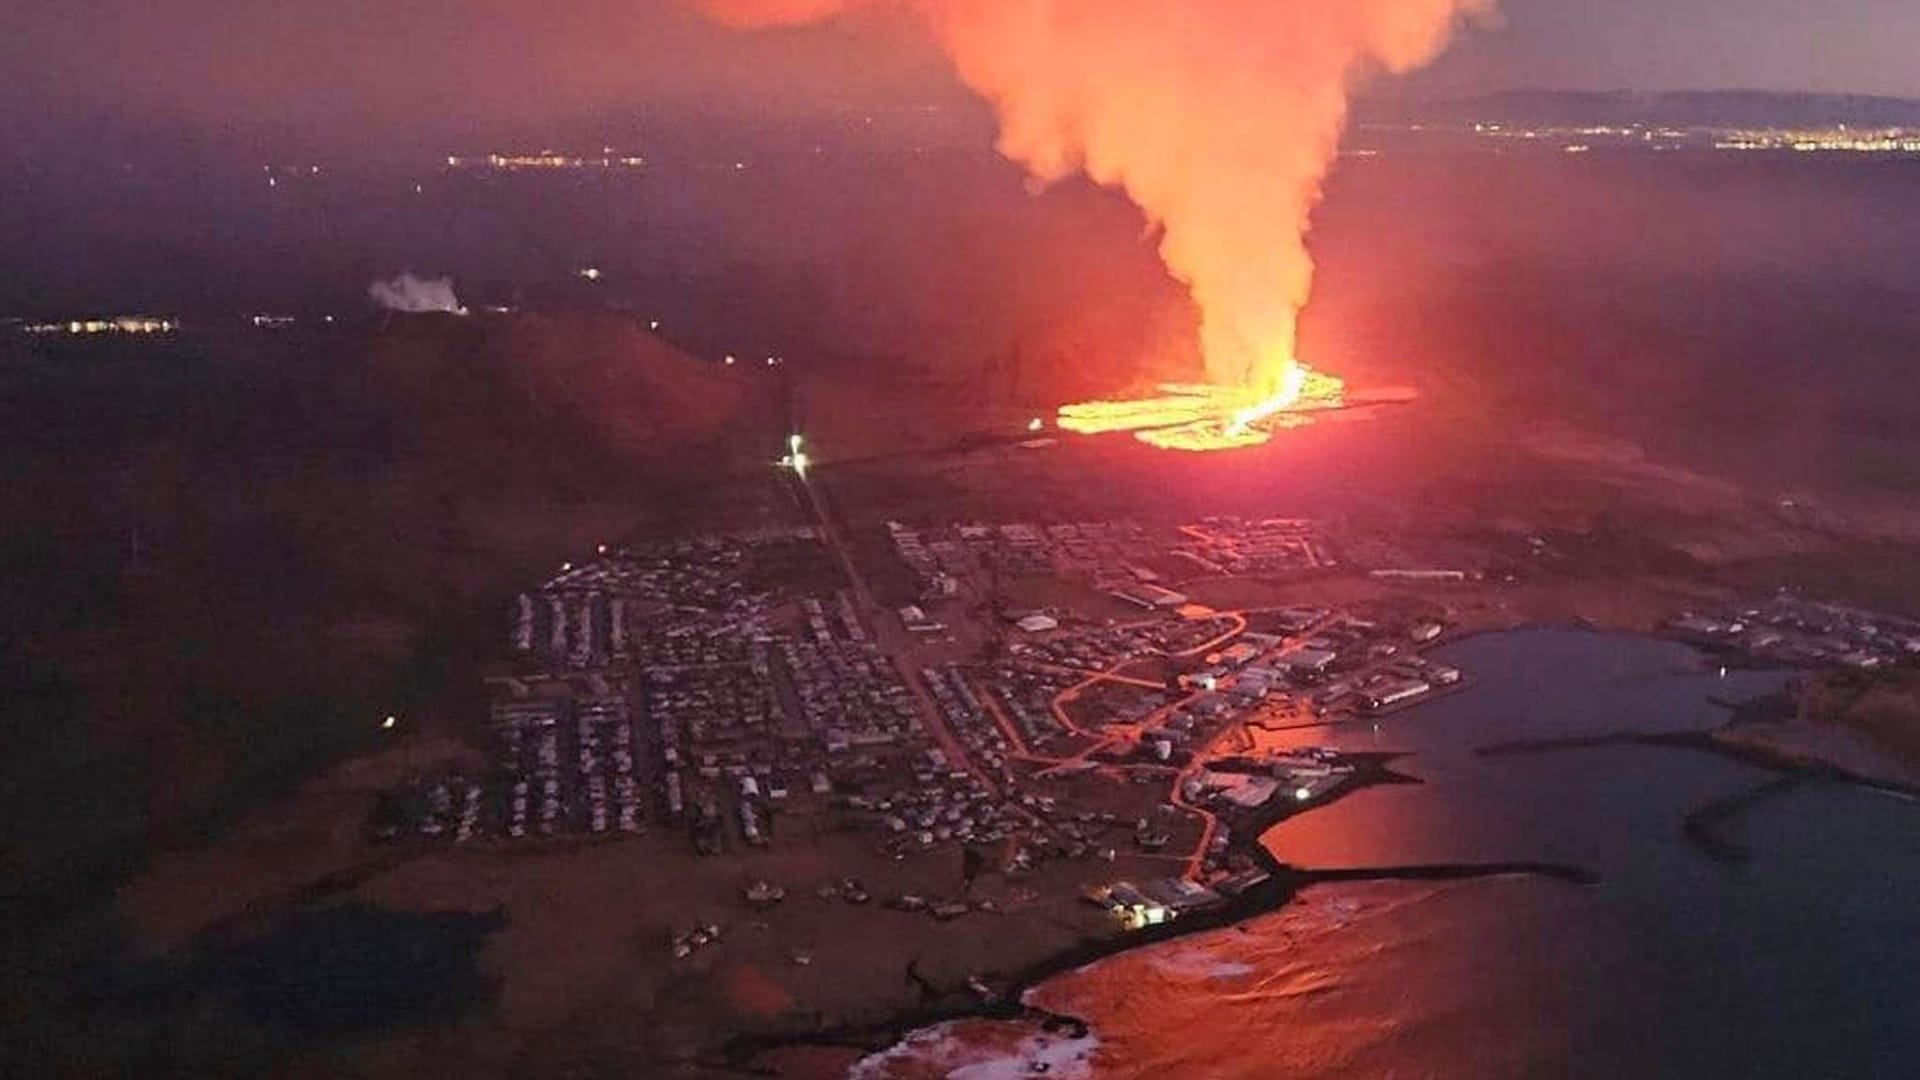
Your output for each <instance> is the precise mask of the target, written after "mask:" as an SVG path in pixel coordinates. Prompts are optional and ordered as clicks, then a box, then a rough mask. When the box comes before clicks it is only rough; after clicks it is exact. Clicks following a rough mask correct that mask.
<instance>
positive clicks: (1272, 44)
mask: <svg viewBox="0 0 1920 1080" xmlns="http://www.w3.org/2000/svg"><path fill="white" fill-rule="evenodd" d="M1493 3H1494V0H1339V2H1329V0H1186V2H1183V3H1168V2H1167V0H704V6H705V7H706V8H707V10H708V11H709V12H711V13H712V14H713V15H714V16H715V17H716V18H718V19H720V20H722V21H724V22H727V23H730V24H733V25H738V26H759V25H775V24H782V23H797V22H806V21H811V20H814V19H819V18H824V17H827V16H831V15H835V14H838V13H840V12H841V11H843V10H846V9H848V8H855V7H863V6H875V7H879V6H893V7H900V8H907V9H910V10H912V11H913V12H914V13H916V14H917V16H918V17H919V19H920V20H921V21H922V22H923V23H925V25H926V26H927V27H928V28H929V29H930V30H931V31H932V32H933V34H934V36H935V37H936V39H937V40H938V41H939V42H940V44H941V45H942V47H943V48H944V49H945V50H946V52H947V54H948V55H949V56H950V57H951V58H952V59H953V62H954V64H955V66H956V68H957V69H958V71H959V73H960V76H961V78H962V79H963V80H964V81H965V82H966V83H967V84H968V85H969V86H971V87H972V88H973V89H974V90H975V91H977V92H979V93H980V94H981V95H982V96H984V97H986V98H987V99H988V100H989V101H991V102H992V103H993V104H994V106H995V107H996V108H997V109H998V111H999V114H1000V121H1001V133H1000V149H1001V152H1002V153H1004V154H1006V155H1007V156H1008V157H1009V158H1012V159H1013V160H1015V161H1018V162H1020V163H1021V164H1023V165H1025V166H1026V167H1027V169H1028V170H1029V171H1031V172H1032V173H1033V175H1034V176H1035V177H1036V178H1038V179H1039V180H1041V181H1043V182H1052V181H1056V180H1060V179H1063V178H1065V177H1068V176H1072V175H1074V174H1076V173H1084V174H1085V175H1086V176H1088V177H1090V178H1091V179H1093V180H1094V181H1096V182H1098V183H1101V184H1106V185H1110V186H1115V187H1118V188H1121V189H1122V190H1124V191H1125V192H1126V193H1127V195H1128V196H1129V197H1130V198H1132V200H1133V201H1134V203H1135V204H1136V205H1138V206H1139V207H1140V210H1141V212H1142V213H1143V214H1144V215H1145V216H1146V218H1147V220H1148V221H1149V223H1151V224H1152V225H1153V226H1154V227H1155V228H1156V229H1158V230H1159V234H1160V254H1161V257H1162V259H1163V260H1164V261H1165V262H1166V265H1167V268H1168V270H1169V271H1171V272H1172V274H1173V275H1174V276H1175V277H1176V278H1178V279H1179V280H1180V281H1182V282H1184V283H1185V284H1186V285H1187V287H1188V288H1189V289H1190V290H1191V291H1192V294H1193V299H1194V302H1195V304H1196V306H1197V307H1198V308H1199V310H1200V347H1201V348H1200V351H1201V355H1202V357H1203V358H1204V360H1205V363H1206V378H1207V383H1206V384H1204V385H1201V386H1185V385H1181V386H1175V387H1169V388H1166V392H1165V393H1164V395H1163V396H1160V397H1155V398H1150V399H1146V400H1142V401H1122V402H1092V403H1088V404H1085V405H1072V406H1068V407H1066V408H1064V409H1062V410H1061V412H1060V424H1061V426H1062V427H1063V428H1066V429H1068V430H1072V431H1114V430H1129V431H1134V432H1136V433H1137V434H1138V435H1139V436H1140V438H1141V439H1142V440H1144V441H1146V442H1148V443H1151V444H1153V445H1156V446H1165V447H1169V448H1176V449H1187V450H1211V449H1229V448H1233V447H1240V446H1249V445H1256V444H1258V443H1261V442H1265V441H1266V440H1267V439H1268V438H1269V437H1270V436H1271V433H1272V432H1273V431H1274V430H1277V429H1279V428H1282V427H1286V426H1294V425H1297V424H1298V423H1301V422H1303V421H1304V414H1305V413H1306V412H1308V411H1311V410H1312V409H1316V408H1326V407H1329V406H1337V405H1338V404H1339V402H1340V399H1341V395H1342V387H1341V384H1340V381H1339V380H1338V379H1335V378H1333V377H1331V376H1328V375H1324V374H1320V373H1318V372H1314V371H1311V370H1310V369H1308V368H1306V367H1305V366H1304V365H1302V364H1301V363H1300V362H1299V360H1298V358H1297V355H1296V343H1295V337H1296V323H1297V320H1298V317H1299V313H1300V310H1301V309H1302V308H1303V307H1305V306H1306V303H1307V298H1308V296H1309V294H1310V293H1311V291H1312V286H1313V258H1312V256H1311V255H1310V254H1309V253H1308V251H1307V246H1306V234H1307V230H1308V227H1309V224H1310V220H1311V217H1312V214H1313V209H1314V207H1315V205H1316V204H1317V203H1318V201H1319V198H1320V190H1321V184H1322V182H1323V181H1324V180H1325V179H1326V175H1327V170H1328V168H1329V167H1330V166H1331V164H1332V162H1333V161H1334V159H1335V157H1336V155H1337V154H1338V152H1339V144H1340V136H1341V132H1342V131H1343V129H1344V128H1345V125H1346V120H1347V110H1348V93H1349V89H1350V87H1351V84H1352V83H1353V81H1354V80H1355V79H1356V78H1359V77H1361V76H1363V75H1365V74H1366V73H1367V72H1369V71H1371V70H1374V69H1385V70H1387V71H1391V72H1405V71H1410V70H1412V69H1414V68H1417V67H1419V66H1421V65H1423V64H1425V63H1427V62H1428V61H1429V60H1431V59H1433V57H1434V56H1436V55H1438V54H1439V52H1440V50H1441V49H1442V48H1444V47H1445V45H1446V42H1447V38H1448V37H1449V35H1450V34H1451V33H1452V31H1453V29H1454V27H1455V25H1456V24H1457V23H1458V22H1459V21H1460V19H1461V18H1462V17H1463V16H1466V15H1472V14H1480V13H1485V12H1488V11H1490V10H1491V9H1492V6H1493Z"/></svg>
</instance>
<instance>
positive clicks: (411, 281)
mask: <svg viewBox="0 0 1920 1080" xmlns="http://www.w3.org/2000/svg"><path fill="white" fill-rule="evenodd" d="M367 295H368V296H369V297H372V298H373V302H374V303H376V304H379V305H380V306H381V307H383V308H386V309H387V310H388V311H404V312H407V313H409V314H415V315H418V314H423V313H426V312H431V311H443V312H446V313H448V314H450V315H465V314H466V313H467V309H466V308H463V307H461V306H460V298H459V297H457V296H455V295H454V292H453V279H452V278H445V277H442V278H422V277H415V276H414V275H413V274H412V272H408V273H404V274H401V275H400V276H399V277H396V278H394V279H393V280H391V281H376V282H374V283H373V284H371V285H369V286H367Z"/></svg>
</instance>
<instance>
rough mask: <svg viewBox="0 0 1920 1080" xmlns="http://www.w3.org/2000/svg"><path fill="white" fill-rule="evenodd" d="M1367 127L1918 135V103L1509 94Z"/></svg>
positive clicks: (1723, 95)
mask: <svg viewBox="0 0 1920 1080" xmlns="http://www.w3.org/2000/svg"><path fill="white" fill-rule="evenodd" d="M1359 119H1360V120H1361V121H1362V122H1363V123H1365V122H1371V123H1462V124H1467V123H1475V122H1481V123H1503V124H1528V125H1535V126H1587V125H1600V124H1652V125H1663V126H1669V127H1712V128H1757V127H1832V126H1835V125H1839V124H1847V125H1849V126H1854V127H1873V128H1884V127H1916V128H1920V101H1914V100H1908V99H1903V98H1891V97H1873V96H1866V95H1859V94H1804V93H1778V92H1773V91H1765V90H1687V91H1669V92H1659V93H1648V92H1643V91H1631V90H1601V91H1587V90H1511V91H1505V92H1501V93H1496V94H1485V95H1480V96H1476V97H1466V98H1450V99H1444V100H1429V101H1415V100H1410V99H1399V100H1373V101H1369V102H1366V103H1364V104H1363V105H1362V106H1361V107H1360V109H1359Z"/></svg>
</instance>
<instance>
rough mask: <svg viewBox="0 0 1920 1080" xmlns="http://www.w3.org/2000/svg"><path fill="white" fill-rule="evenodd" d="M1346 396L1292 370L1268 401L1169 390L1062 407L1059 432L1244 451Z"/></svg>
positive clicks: (1305, 371) (1342, 387) (1207, 390)
mask: <svg viewBox="0 0 1920 1080" xmlns="http://www.w3.org/2000/svg"><path fill="white" fill-rule="evenodd" d="M1346 392H1347V387H1346V383H1344V382H1342V381H1341V380H1340V379H1338V378H1336V377H1335V376H1332V375H1327V374H1324V373H1322V372H1318V371H1315V370H1313V369H1312V368H1310V367H1307V366H1306V365H1305V364H1300V363H1291V364H1288V365H1287V366H1286V369H1285V374H1284V376H1283V377H1282V379H1281V386H1280V389H1279V390H1278V391H1277V392H1275V393H1272V394H1267V395H1265V396H1262V395H1261V393H1260V392H1259V391H1257V390H1250V389H1246V388H1242V387H1233V386H1220V385H1217V384H1214V383H1169V384H1166V385H1163V386H1161V387H1160V394H1159V396H1156V397H1150V398H1136V399H1133V400H1129V401H1089V402H1084V403H1081V404H1078V405H1065V406H1062V407H1061V409H1060V427H1061V428H1062V429H1064V430H1066V431H1072V432H1078V433H1079V434H1082V435H1098V434H1103V433H1106V432H1112V431H1130V432H1132V433H1133V437H1134V438H1136V439H1139V440H1140V441H1141V442H1143V443H1146V444H1147V445H1149V446H1156V447H1159V448H1160V449H1162V450H1187V451H1194V452H1203V451H1210V450H1239V449H1243V448H1245V447H1249V446H1260V445H1262V444H1263V443H1266V442H1268V441H1270V440H1271V439H1272V438H1273V433H1274V432H1276V431H1283V430H1285V429H1287V428H1295V427H1301V426H1304V425H1306V424H1310V423H1312V422H1313V417H1312V414H1313V413H1316V412H1325V411H1327V410H1329V409H1338V408H1341V407H1343V406H1344V405H1345V404H1346Z"/></svg>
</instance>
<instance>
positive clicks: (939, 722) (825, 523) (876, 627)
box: [790, 472, 1002, 798]
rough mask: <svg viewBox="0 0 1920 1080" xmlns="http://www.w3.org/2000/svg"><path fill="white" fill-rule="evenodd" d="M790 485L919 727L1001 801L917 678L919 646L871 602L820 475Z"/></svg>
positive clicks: (997, 789)
mask: <svg viewBox="0 0 1920 1080" xmlns="http://www.w3.org/2000/svg"><path fill="white" fill-rule="evenodd" d="M790 482H791V483H794V484H797V485H799V486H800V488H801V490H802V493H803V494H804V496H805V498H806V502H807V505H808V506H809V507H811V508H812V510H813V518H814V523H815V524H816V525H817V526H818V527H819V529H820V537H821V540H822V541H823V542H824V543H825V544H826V545H827V549H828V550H830V551H832V552H833V556H834V558H835V559H836V560H838V561H839V563H840V570H841V572H842V573H844V574H845V575H846V578H847V586H848V588H849V589H851V590H852V592H853V600H854V606H855V607H856V608H858V609H859V613H860V618H861V620H862V621H863V622H865V623H866V624H867V629H868V630H869V631H871V632H872V634H873V640H874V642H875V643H876V644H878V645H879V646H880V650H881V651H882V652H884V653H886V654H887V655H888V656H889V657H892V658H893V660H894V666H895V667H896V668H898V669H899V675H900V680H901V682H902V683H904V684H905V685H906V687H907V689H908V690H910V691H912V692H913V696H914V699H915V700H916V701H918V702H919V704H920V723H921V724H922V725H923V726H924V727H925V728H926V729H927V734H929V735H931V736H933V740H934V742H936V743H938V744H940V750H941V752H942V753H944V754H945V755H946V757H947V761H948V762H950V763H951V764H953V765H954V766H955V767H958V768H962V769H965V770H967V771H968V772H969V773H971V774H973V777H974V779H976V780H978V781H979V782H980V784H981V786H982V787H984V788H986V789H987V791H988V792H990V793H992V794H993V796H994V797H995V798H1000V797H1001V795H1002V793H1001V791H1000V785H999V784H998V783H996V782H995V781H994V778H993V777H991V776H989V775H987V773H986V771H985V770H983V769H981V768H980V766H979V765H978V764H976V763H975V762H974V760H973V759H972V758H971V757H969V756H967V750H966V747H965V746H964V745H962V744H961V742H960V740H959V739H958V738H957V737H956V736H955V735H954V734H953V731H952V729H950V728H948V727H947V720H946V716H945V714H943V713H942V712H941V711H940V704H939V702H937V701H935V700H934V699H933V694H932V692H931V691H929V690H928V689H927V686H926V682H925V681H924V680H922V679H921V678H920V669H921V667H923V666H924V665H923V664H921V663H920V662H919V652H918V649H917V647H916V646H915V645H914V644H913V642H912V641H911V640H910V639H909V638H908V637H907V633H906V630H905V629H904V628H903V627H901V625H900V623H899V620H898V619H896V618H894V616H893V613H892V612H890V611H888V610H887V609H886V608H884V607H882V606H881V604H880V602H879V601H878V600H877V599H875V598H874V595H873V589H872V588H871V587H869V586H868V585H867V579H866V578H865V577H864V576H863V575H862V574H861V573H860V568H859V566H857V565H856V564H855V563H854V560H853V552H852V551H851V550H849V549H848V547H847V544H846V541H845V539H844V538H843V537H842V535H841V531H840V527H839V524H838V523H837V522H836V521H835V520H834V516H833V513H832V512H831V511H830V510H829V509H828V507H827V502H826V498H825V496H824V495H823V494H822V493H821V485H820V481H819V479H818V473H817V472H816V473H815V474H814V475H813V477H811V478H810V477H807V476H801V475H794V476H793V477H792V478H791V480H790Z"/></svg>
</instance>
